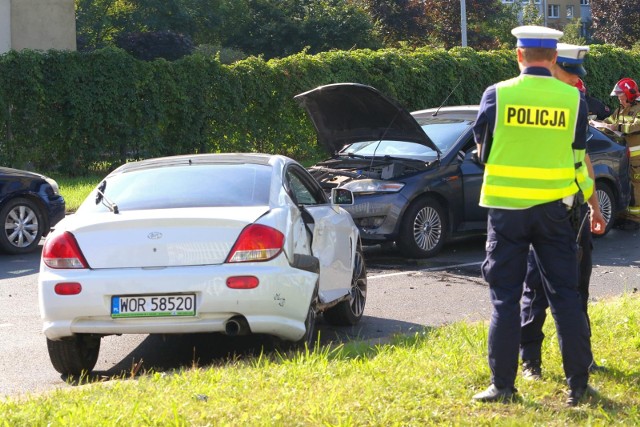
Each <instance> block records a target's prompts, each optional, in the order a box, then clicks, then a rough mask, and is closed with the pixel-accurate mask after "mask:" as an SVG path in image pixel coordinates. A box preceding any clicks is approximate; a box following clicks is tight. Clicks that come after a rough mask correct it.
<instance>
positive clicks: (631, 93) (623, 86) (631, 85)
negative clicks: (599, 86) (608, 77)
mask: <svg viewBox="0 0 640 427" xmlns="http://www.w3.org/2000/svg"><path fill="white" fill-rule="evenodd" d="M622 94H624V95H625V96H626V97H627V101H629V102H633V101H635V100H636V98H638V96H640V91H638V85H637V84H636V82H635V81H634V80H633V79H630V78H629V77H625V78H624V79H620V81H618V83H616V85H615V86H614V87H613V90H612V91H611V96H618V95H622Z"/></svg>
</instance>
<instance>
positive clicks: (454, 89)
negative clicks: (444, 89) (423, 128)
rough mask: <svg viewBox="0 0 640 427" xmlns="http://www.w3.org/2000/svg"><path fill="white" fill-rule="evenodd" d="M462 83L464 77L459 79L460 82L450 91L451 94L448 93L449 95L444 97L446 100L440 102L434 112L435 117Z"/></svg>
mask: <svg viewBox="0 0 640 427" xmlns="http://www.w3.org/2000/svg"><path fill="white" fill-rule="evenodd" d="M460 83H462V79H460V80H458V84H457V85H456V87H454V88H453V90H452V91H451V92H449V95H447V97H446V98H445V99H444V101H442V104H440V106H439V107H438V109H437V110H436V111H435V112H434V113H433V114H432V116H433V117H435V116H437V115H438V112H440V109H441V108H442V107H443V106H444V104H446V103H447V101H448V100H449V97H451V95H453V92H455V91H456V89H458V86H460Z"/></svg>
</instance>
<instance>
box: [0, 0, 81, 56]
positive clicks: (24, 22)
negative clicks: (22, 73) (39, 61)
mask: <svg viewBox="0 0 640 427" xmlns="http://www.w3.org/2000/svg"><path fill="white" fill-rule="evenodd" d="M12 49H13V50H22V49H35V50H44V51H46V50H49V49H57V50H76V12H75V4H74V0H0V54H2V53H5V52H8V51H9V50H12Z"/></svg>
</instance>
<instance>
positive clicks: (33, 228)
mask: <svg viewBox="0 0 640 427" xmlns="http://www.w3.org/2000/svg"><path fill="white" fill-rule="evenodd" d="M64 216H65V201H64V197H62V196H61V195H60V190H59V188H58V183H57V182H56V181H54V180H53V179H51V178H49V177H47V176H44V175H41V174H38V173H34V172H28V171H24V170H19V169H12V168H7V167H0V221H1V223H2V230H1V231H2V232H1V233H0V251H2V252H4V253H8V254H14V255H16V254H24V253H29V252H33V251H35V250H36V249H37V248H38V244H39V243H40V239H41V238H42V237H43V236H46V235H47V234H49V231H51V229H52V227H53V226H55V225H56V224H57V223H58V221H60V220H61V219H62V218H64Z"/></svg>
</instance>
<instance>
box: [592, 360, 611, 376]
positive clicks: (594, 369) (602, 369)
mask: <svg viewBox="0 0 640 427" xmlns="http://www.w3.org/2000/svg"><path fill="white" fill-rule="evenodd" d="M606 370H607V368H605V367H604V366H602V365H598V364H597V363H596V361H595V360H594V361H592V362H591V365H589V373H590V374H593V373H594V372H605V371H606Z"/></svg>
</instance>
